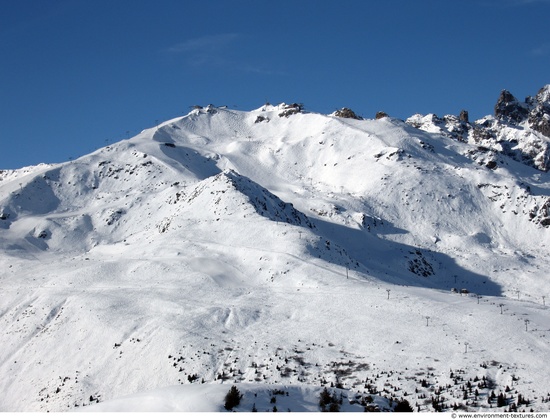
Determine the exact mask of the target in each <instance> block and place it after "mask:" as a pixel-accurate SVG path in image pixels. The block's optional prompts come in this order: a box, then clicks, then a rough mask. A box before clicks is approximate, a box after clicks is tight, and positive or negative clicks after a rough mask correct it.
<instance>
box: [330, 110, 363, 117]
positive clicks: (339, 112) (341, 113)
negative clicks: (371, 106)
mask: <svg viewBox="0 0 550 419" xmlns="http://www.w3.org/2000/svg"><path fill="white" fill-rule="evenodd" d="M334 116H338V117H340V118H351V119H363V118H361V117H360V116H357V114H356V113H355V112H353V111H352V110H351V109H350V108H342V109H339V110H337V111H336V112H334Z"/></svg>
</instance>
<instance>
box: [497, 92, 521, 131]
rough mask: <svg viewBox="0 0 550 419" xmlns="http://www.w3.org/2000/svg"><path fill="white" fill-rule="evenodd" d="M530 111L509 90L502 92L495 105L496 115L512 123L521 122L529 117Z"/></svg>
mask: <svg viewBox="0 0 550 419" xmlns="http://www.w3.org/2000/svg"><path fill="white" fill-rule="evenodd" d="M528 113H529V111H528V109H527V107H526V106H525V105H524V104H522V103H520V102H519V101H518V100H517V99H516V98H515V97H514V95H512V94H511V93H510V92H509V91H508V90H503V91H502V92H500V96H499V98H498V100H497V103H496V105H495V117H496V118H498V119H500V120H502V121H506V122H510V123H520V122H522V121H523V120H525V118H527V115H528Z"/></svg>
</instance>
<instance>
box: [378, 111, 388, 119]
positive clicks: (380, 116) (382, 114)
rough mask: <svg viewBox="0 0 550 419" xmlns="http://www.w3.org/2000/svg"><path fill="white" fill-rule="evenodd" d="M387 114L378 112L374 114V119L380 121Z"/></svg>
mask: <svg viewBox="0 0 550 419" xmlns="http://www.w3.org/2000/svg"><path fill="white" fill-rule="evenodd" d="M387 116H388V114H387V113H386V112H382V111H378V112H376V116H375V119H381V118H385V117H387Z"/></svg>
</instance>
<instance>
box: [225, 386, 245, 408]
mask: <svg viewBox="0 0 550 419" xmlns="http://www.w3.org/2000/svg"><path fill="white" fill-rule="evenodd" d="M242 397H243V396H242V394H241V392H240V391H239V389H238V388H237V387H236V386H231V388H230V389H229V391H228V392H227V394H226V395H225V404H224V405H223V407H225V410H232V409H233V408H234V407H236V406H238V405H239V403H240V402H241V399H242Z"/></svg>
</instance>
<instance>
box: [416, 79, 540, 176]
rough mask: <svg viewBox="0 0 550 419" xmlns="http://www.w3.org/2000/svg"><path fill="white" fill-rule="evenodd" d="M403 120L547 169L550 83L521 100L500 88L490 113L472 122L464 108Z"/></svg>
mask: <svg viewBox="0 0 550 419" xmlns="http://www.w3.org/2000/svg"><path fill="white" fill-rule="evenodd" d="M466 115H467V113H466ZM406 122H407V123H408V124H410V125H412V126H414V127H416V128H419V129H421V130H424V131H428V132H437V133H439V134H442V135H445V136H447V137H449V138H453V139H455V140H458V141H463V142H467V143H470V144H476V145H479V146H481V147H485V148H487V149H489V150H491V151H493V152H495V153H499V154H504V155H506V156H508V157H511V158H513V159H514V160H516V161H519V162H521V163H524V164H526V165H528V166H532V167H535V168H536V169H538V170H541V171H544V172H547V171H548V170H549V169H550V151H549V146H548V144H549V142H550V85H546V86H544V87H543V88H542V89H540V90H539V92H538V93H537V94H536V95H535V96H528V97H527V98H526V99H525V101H524V102H521V101H519V100H518V99H517V98H516V97H515V96H514V95H512V93H510V92H509V91H508V90H503V91H502V92H501V93H500V96H499V97H498V100H497V102H496V104H495V108H494V115H493V116H486V117H484V118H481V119H479V120H477V121H475V122H472V123H470V122H468V119H467V116H466V117H465V116H464V111H463V112H462V113H461V116H460V117H457V116H454V115H445V116H444V117H442V118H439V117H437V116H436V115H434V114H430V115H427V116H423V115H414V116H412V117H411V118H409V119H407V121H406Z"/></svg>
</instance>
